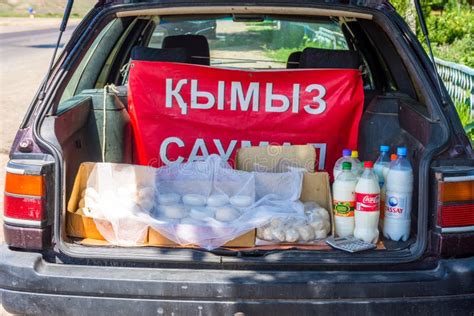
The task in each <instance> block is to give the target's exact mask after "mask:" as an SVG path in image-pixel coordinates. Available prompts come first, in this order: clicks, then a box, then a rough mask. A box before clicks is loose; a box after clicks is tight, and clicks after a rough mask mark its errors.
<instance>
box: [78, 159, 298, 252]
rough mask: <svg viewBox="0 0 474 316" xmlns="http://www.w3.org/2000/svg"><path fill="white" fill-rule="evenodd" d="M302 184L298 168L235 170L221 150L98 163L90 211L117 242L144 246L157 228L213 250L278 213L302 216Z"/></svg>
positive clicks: (92, 178) (176, 238)
mask: <svg viewBox="0 0 474 316" xmlns="http://www.w3.org/2000/svg"><path fill="white" fill-rule="evenodd" d="M301 186H302V174H301V173H300V172H296V171H293V172H286V173H281V174H272V173H254V172H244V171H239V170H234V169H232V168H231V167H230V166H229V165H228V164H227V163H226V162H224V161H223V160H222V159H221V158H220V157H219V156H217V155H211V156H210V157H208V158H207V159H206V160H205V161H198V162H191V163H183V164H171V165H169V166H164V167H162V168H159V169H155V168H151V167H144V166H133V165H123V164H110V163H100V164H97V165H96V166H95V168H94V170H93V171H92V173H91V175H90V177H89V180H88V188H87V190H89V191H91V192H93V191H95V193H96V194H95V195H96V199H95V203H91V204H90V205H86V208H85V209H86V212H87V214H86V215H88V216H91V217H93V218H94V219H95V220H96V225H97V227H98V229H99V231H100V232H101V234H102V235H103V236H104V237H105V239H106V240H107V241H109V242H110V243H112V244H115V245H127V246H129V245H136V244H140V243H142V242H143V239H144V238H145V237H146V234H145V232H146V230H147V228H148V227H152V228H153V229H155V230H156V231H158V232H160V233H161V234H163V235H164V236H165V237H166V238H168V239H170V240H172V241H174V242H176V243H178V244H181V245H189V244H192V245H198V246H200V247H203V248H206V249H214V248H217V247H220V246H222V245H224V244H225V243H226V242H228V241H230V240H233V239H235V238H236V237H238V236H240V235H242V234H244V233H246V232H248V231H249V230H251V229H255V228H256V227H260V226H262V225H265V224H266V223H268V222H269V221H270V220H271V219H272V218H274V217H275V216H278V217H282V216H291V215H297V214H300V215H304V208H303V204H302V203H300V202H299V201H298V199H299V196H300V193H301ZM92 195H94V194H92Z"/></svg>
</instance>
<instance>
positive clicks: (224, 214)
mask: <svg viewBox="0 0 474 316" xmlns="http://www.w3.org/2000/svg"><path fill="white" fill-rule="evenodd" d="M239 217H240V213H239V211H237V210H236V209H235V208H233V207H230V206H224V207H221V208H218V209H217V210H216V219H217V220H218V221H222V222H231V221H233V220H236V219H237V218H239Z"/></svg>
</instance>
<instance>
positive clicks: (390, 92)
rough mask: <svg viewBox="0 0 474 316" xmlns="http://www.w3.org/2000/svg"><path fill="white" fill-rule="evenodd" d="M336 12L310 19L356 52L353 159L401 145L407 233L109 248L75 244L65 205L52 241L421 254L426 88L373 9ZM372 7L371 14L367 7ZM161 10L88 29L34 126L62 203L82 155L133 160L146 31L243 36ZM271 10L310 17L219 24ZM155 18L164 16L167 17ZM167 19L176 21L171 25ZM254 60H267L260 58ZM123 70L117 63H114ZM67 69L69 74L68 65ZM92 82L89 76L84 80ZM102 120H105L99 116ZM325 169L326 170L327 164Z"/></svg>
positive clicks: (277, 252)
mask: <svg viewBox="0 0 474 316" xmlns="http://www.w3.org/2000/svg"><path fill="white" fill-rule="evenodd" d="M344 12H345V13H344V15H345V16H346V17H345V18H343V17H337V16H333V17H328V16H320V17H318V16H315V17H311V19H315V20H318V21H319V20H320V21H323V22H324V23H329V22H331V21H336V25H338V26H339V27H340V34H341V36H342V37H337V39H334V41H335V42H336V41H338V40H341V39H345V41H346V48H345V49H347V50H353V51H357V52H358V53H359V54H360V57H361V60H362V68H361V69H362V78H363V80H364V104H363V112H362V116H361V119H360V124H359V128H358V129H359V134H358V148H357V149H358V151H359V157H360V159H361V160H371V161H375V160H376V158H377V156H378V149H379V146H380V145H382V144H387V145H390V146H391V147H392V149H393V148H395V147H397V146H405V147H407V149H408V153H409V156H408V159H409V160H410V162H411V163H412V166H413V169H414V192H413V200H412V212H411V233H410V238H409V239H408V240H407V241H404V242H394V241H389V240H386V239H384V238H383V236H382V234H381V236H382V237H381V238H380V240H381V241H380V243H379V246H378V247H377V249H374V250H369V251H365V252H361V253H356V254H349V253H344V252H341V251H338V250H334V249H332V248H331V247H329V246H327V245H326V246H324V245H322V246H321V247H317V248H314V249H304V248H302V249H295V247H282V249H272V250H268V249H263V248H259V247H254V248H245V249H238V248H232V247H223V248H218V249H214V250H212V251H206V250H202V249H195V248H193V249H187V248H175V247H171V248H170V247H163V248H160V247H117V246H110V245H101V244H100V243H97V244H92V245H91V244H84V243H83V240H82V239H81V238H75V237H71V236H68V233H67V229H65V228H66V227H64V226H65V225H66V219H65V217H66V210H62V211H61V216H62V217H63V219H62V221H61V222H62V223H63V225H64V226H63V227H62V229H61V231H62V234H61V240H62V244H63V246H64V249H67V252H69V254H70V255H71V256H75V257H79V258H81V257H82V258H96V259H98V258H101V259H106V258H112V259H127V260H131V261H141V260H153V261H156V262H161V261H164V262H168V263H172V262H186V263H193V261H196V260H198V261H200V262H208V263H215V262H233V263H236V264H237V263H239V262H240V263H247V264H256V265H257V266H258V265H260V264H261V263H266V264H287V263H291V262H293V263H301V264H351V265H353V264H375V263H380V262H387V263H389V262H390V263H395V262H407V261H411V260H413V259H415V257H417V256H419V255H420V254H421V253H420V247H423V245H425V241H426V238H427V236H426V235H427V234H426V231H424V230H423V231H420V228H422V227H426V226H427V223H426V222H421V221H422V220H426V218H427V216H426V213H427V212H428V205H427V203H426V201H425V199H424V198H423V197H424V196H426V195H427V194H428V192H427V187H426V186H425V187H420V186H419V184H420V183H422V181H420V176H421V177H422V176H426V174H425V175H423V174H420V171H421V172H423V173H424V172H425V171H422V169H420V168H421V165H422V162H423V161H425V160H426V149H427V148H433V147H437V146H439V144H437V143H436V141H437V139H436V138H435V137H432V134H431V133H432V121H431V118H430V110H429V105H428V103H429V102H428V98H427V96H426V95H425V94H426V91H423V89H421V86H420V84H421V80H420V78H417V77H416V76H417V75H416V71H415V69H414V68H413V66H411V65H410V64H408V61H407V54H408V53H407V52H406V47H403V45H401V44H400V42H396V41H395V39H393V34H392V36H390V34H387V26H385V27H383V26H382V25H381V23H380V22H381V21H383V18H382V17H380V16H378V15H377V14H375V13H374V12H371V13H370V14H369V13H367V12H365V13H367V14H369V15H370V18H347V15H350V14H351V12H348V11H344ZM352 13H353V15H354V16H360V15H361V14H362V13H361V12H352ZM372 13H374V14H375V15H374V16H372V15H371V14H372ZM226 17H227V19H230V18H232V16H226ZM166 18H167V17H166V16H161V17H160V19H158V18H156V16H154V17H148V16H147V17H146V18H143V17H142V18H136V17H134V15H133V12H130V13H128V14H124V16H123V17H121V18H116V19H115V20H113V21H111V22H108V23H109V24H107V26H106V28H107V29H108V32H105V31H103V32H105V34H103V35H102V38H101V39H98V38H96V39H95V42H94V43H92V40H89V44H88V45H89V50H92V48H93V47H94V45H95V49H96V51H95V52H93V51H91V52H87V53H85V54H88V56H87V57H88V60H89V64H83V65H82V66H79V62H77V65H76V66H75V67H76V68H75V69H76V70H77V69H78V68H81V67H82V71H83V72H82V76H83V80H79V81H78V82H76V83H75V84H74V87H73V88H71V87H70V86H69V87H67V88H66V89H65V91H66V92H65V93H64V95H63V97H62V100H61V103H60V104H59V107H58V110H57V111H56V112H55V114H54V115H51V116H49V117H47V118H46V119H45V121H44V123H43V125H42V127H41V131H42V136H43V137H45V138H46V139H47V140H49V141H50V142H52V143H54V144H55V145H56V147H57V148H60V151H61V153H62V158H63V160H64V171H65V178H64V182H63V186H64V196H63V198H64V202H65V203H64V204H63V205H65V204H67V201H69V199H70V197H71V194H72V190H73V185H74V181H75V178H76V175H77V172H78V170H79V167H80V165H81V164H82V163H84V162H103V161H105V162H113V163H128V164H133V163H136V153H135V152H134V149H133V144H134V135H133V133H132V132H131V130H132V127H131V122H130V106H129V104H128V100H129V96H128V95H127V94H128V90H129V87H128V83H127V80H128V73H127V71H128V69H127V68H126V67H124V66H125V65H128V62H129V59H130V54H131V51H132V48H133V47H135V46H148V47H153V45H156V46H158V47H159V45H158V44H156V43H155V42H154V38H155V37H157V36H158V37H159V36H162V33H163V32H165V33H166V34H175V33H173V32H177V33H178V34H184V33H187V34H193V32H199V31H200V30H205V32H204V31H203V32H204V33H203V34H204V35H205V36H206V38H207V39H208V40H209V42H211V43H212V41H218V42H219V41H220V42H222V41H224V43H225V41H231V40H236V41H239V40H242V37H238V36H237V37H236V38H231V37H229V36H230V35H228V34H227V35H223V34H224V33H226V32H231V31H229V29H225V30H224V31H222V28H220V24H219V21H220V20H219V18H217V21H218V22H217V27H216V24H215V21H216V20H215V19H214V18H209V17H208V16H206V18H199V17H193V19H192V21H193V22H192V23H187V24H186V23H182V21H183V20H182V19H181V18H179V16H175V15H173V16H172V17H168V18H169V20H166ZM272 19H274V20H279V22H278V23H280V24H282V23H285V22H286V23H288V22H287V21H298V23H301V24H304V23H305V22H306V21H308V19H309V18H308V17H307V16H306V17H301V16H298V15H295V16H292V17H291V18H290V19H287V18H285V17H282V16H278V15H274V16H272V18H270V16H266V15H258V16H246V15H242V16H236V15H234V16H233V19H232V22H229V21H228V20H227V22H226V23H234V24H235V25H236V27H238V28H242V24H244V25H245V27H247V30H241V33H240V35H239V36H241V34H245V31H248V32H250V31H251V32H256V31H258V28H259V27H260V25H259V23H262V24H265V23H268V21H270V20H272ZM164 21H167V22H169V23H170V24H171V26H169V24H166V23H164ZM196 21H198V22H196ZM199 21H201V22H199ZM203 21H204V22H203ZM173 23H174V24H173ZM199 23H202V24H203V25H201V26H200V27H201V28H199V27H198V31H196V30H194V29H189V28H188V29H187V30H185V29H184V27H183V29H180V28H178V27H177V26H188V27H189V26H190V25H192V26H193V27H197V26H196V24H199ZM245 23H246V24H245ZM331 23H332V22H331ZM159 25H161V26H162V28H160V27H159ZM167 25H168V26H167ZM173 26H176V27H174V28H173ZM280 27H281V26H280ZM170 30H173V31H172V32H171V31H170ZM249 30H250V31H249ZM206 32H207V34H206ZM397 32H398V31H397ZM249 34H250V33H249ZM155 40H156V39H155ZM105 43H108V44H105ZM124 43H125V44H124ZM100 45H109V46H110V47H109V49H108V50H109V51H111V52H114V54H112V53H110V54H105V55H104V54H103V52H99V51H98V50H97V47H100ZM220 45H222V44H220ZM213 47H218V44H215V45H214V44H211V57H210V59H211V61H212V59H213V57H212V48H213ZM404 49H405V50H404ZM102 55H103V56H102ZM270 55H271V54H270ZM83 57H84V56H83ZM84 58H85V57H84ZM100 58H102V60H100ZM219 58H222V60H225V58H226V57H225V56H224V57H222V55H221V56H219ZM232 58H235V57H232ZM256 59H258V58H256ZM91 63H92V64H91ZM242 63H243V62H241V64H239V65H237V66H236V67H237V68H239V69H242V68H244V69H245V68H252V67H251V66H250V67H248V66H246V65H242ZM245 63H247V62H245ZM98 65H102V71H101V72H100V73H99V72H96V73H95V74H90V73H88V72H87V71H86V70H87V69H88V67H90V68H93V67H96V68H97V66H98ZM211 67H220V65H219V64H212V62H211ZM263 67H265V68H272V66H268V65H266V64H265V62H264V65H263ZM283 67H284V66H283ZM257 68H258V67H257ZM124 69H125V71H123V70H124ZM120 70H122V72H120ZM71 73H72V72H71ZM72 76H76V74H73V75H72ZM77 76H81V75H77ZM88 76H90V77H93V78H94V80H92V79H91V80H90V82H89V84H88V83H87V81H86V79H87V78H88ZM86 77H87V78H86ZM92 82H93V83H94V84H91V83H92ZM105 83H114V84H115V86H114V87H113V88H110V87H107V88H103V87H104V86H105ZM104 89H105V91H104ZM105 121H106V122H107V123H106V124H104V122H105ZM183 124H186V122H183ZM235 124H238V122H235ZM276 133H277V132H276ZM328 150H331V149H328ZM320 171H324V170H320ZM326 171H328V172H329V173H332V170H326ZM329 211H332V210H329ZM422 214H424V215H422ZM323 244H324V243H323Z"/></svg>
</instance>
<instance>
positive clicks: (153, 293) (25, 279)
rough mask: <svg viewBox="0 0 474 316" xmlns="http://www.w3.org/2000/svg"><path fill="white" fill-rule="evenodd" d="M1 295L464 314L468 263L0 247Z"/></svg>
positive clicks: (179, 309) (104, 306)
mask: <svg viewBox="0 0 474 316" xmlns="http://www.w3.org/2000/svg"><path fill="white" fill-rule="evenodd" d="M0 258H2V260H0V293H1V294H2V297H3V304H4V307H5V309H6V310H8V311H11V312H16V313H21V314H37V313H41V314H48V315H65V314H67V315H76V314H81V315H83V314H91V313H94V314H99V315H101V314H116V315H130V314H133V313H136V312H137V311H138V312H140V314H157V313H158V314H160V313H161V312H163V313H162V314H164V315H169V314H171V313H174V314H175V315H192V314H200V312H201V314H202V315H228V314H231V315H232V314H235V313H237V312H243V313H245V314H246V315H253V314H258V315H285V314H295V312H296V313H298V314H302V315H305V314H315V313H325V314H341V313H347V312H348V311H350V312H349V313H350V314H352V313H354V314H367V313H369V314H380V313H387V312H389V313H390V314H391V313H394V312H396V313H397V314H400V312H414V311H417V312H422V313H424V314H425V313H426V314H428V313H436V314H445V313H446V314H467V315H469V312H472V311H473V310H474V258H469V259H456V260H443V261H441V262H440V263H439V265H438V266H437V268H436V269H433V270H429V271H406V272H379V273H377V272H365V271H364V272H347V271H317V272H312V271H305V272H303V271H299V272H289V271H236V270H199V269H193V270H190V269H159V268H154V269H148V268H124V267H99V266H78V265H64V264H49V263H46V262H45V261H43V260H42V258H41V255H39V254H35V253H25V252H16V251H11V250H9V249H8V248H7V247H6V246H1V247H0Z"/></svg>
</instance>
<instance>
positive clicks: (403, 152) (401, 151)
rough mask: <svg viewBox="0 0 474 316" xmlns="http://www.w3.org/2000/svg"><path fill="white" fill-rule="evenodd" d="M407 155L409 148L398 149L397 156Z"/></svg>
mask: <svg viewBox="0 0 474 316" xmlns="http://www.w3.org/2000/svg"><path fill="white" fill-rule="evenodd" d="M406 155H407V148H406V147H398V148H397V156H406Z"/></svg>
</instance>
